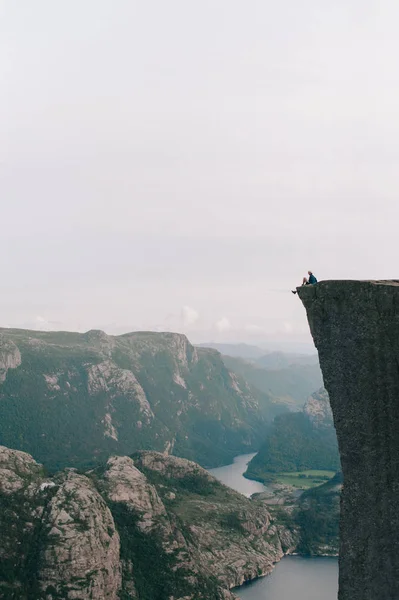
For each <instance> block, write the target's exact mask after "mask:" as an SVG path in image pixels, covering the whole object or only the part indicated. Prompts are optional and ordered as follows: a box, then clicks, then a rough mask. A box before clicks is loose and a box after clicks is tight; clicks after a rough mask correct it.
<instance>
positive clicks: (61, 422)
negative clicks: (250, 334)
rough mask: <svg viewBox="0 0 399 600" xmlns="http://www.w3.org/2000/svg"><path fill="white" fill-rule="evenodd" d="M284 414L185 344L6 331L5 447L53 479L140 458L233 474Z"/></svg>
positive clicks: (167, 339)
mask: <svg viewBox="0 0 399 600" xmlns="http://www.w3.org/2000/svg"><path fill="white" fill-rule="evenodd" d="M275 410H278V408H276V404H275V403H274V402H272V400H271V399H270V398H269V397H268V396H267V394H262V393H261V392H258V391H257V390H255V389H253V388H251V386H249V385H248V384H247V382H246V381H245V380H244V379H243V378H242V377H239V376H237V375H235V374H234V373H232V372H231V371H229V370H228V369H227V368H226V367H225V365H224V364H223V361H222V359H221V356H220V354H218V353H217V352H216V351H214V350H207V349H203V348H199V349H196V348H194V347H193V346H192V345H191V344H190V342H189V341H188V339H187V338H186V337H185V336H184V335H179V334H174V333H149V332H137V333H131V334H126V335H122V336H108V335H106V334H105V333H104V332H101V331H89V332H88V333H85V334H79V333H68V332H39V331H25V330H11V329H0V443H1V444H3V445H5V446H8V447H12V448H16V449H18V450H22V451H24V452H29V453H30V454H32V455H33V456H34V458H35V459H36V460H38V461H40V462H41V463H43V464H45V466H46V467H48V468H50V469H52V470H58V469H61V468H64V467H66V466H68V467H79V468H87V467H90V466H94V465H96V464H99V463H100V462H103V461H105V460H107V458H108V457H109V456H110V455H111V454H121V455H123V454H131V453H132V452H135V451H136V450H141V449H152V450H157V451H160V452H166V453H173V454H177V455H179V456H183V457H185V458H188V459H191V460H195V461H197V462H200V463H202V464H203V465H206V466H218V465H220V464H226V463H229V462H230V461H231V460H232V459H233V457H234V456H235V455H237V454H240V453H245V452H250V451H251V450H252V449H256V448H257V447H259V444H260V443H261V438H262V431H263V428H264V426H265V422H266V420H267V419H268V418H272V417H273V416H274V414H275V412H274V411H275Z"/></svg>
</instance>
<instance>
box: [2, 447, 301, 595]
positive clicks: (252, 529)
mask: <svg viewBox="0 0 399 600" xmlns="http://www.w3.org/2000/svg"><path fill="white" fill-rule="evenodd" d="M0 538H1V547H0V597H2V598H15V599H18V600H29V599H31V598H35V599H37V600H52V599H53V600H54V599H55V598H65V599H71V600H73V599H75V600H97V599H100V598H109V599H110V600H117V599H118V598H123V599H125V600H127V599H128V598H131V599H134V598H137V599H140V600H173V599H174V600H229V599H233V598H234V597H235V596H234V595H233V594H232V593H231V592H230V591H229V589H230V588H232V587H234V586H236V585H238V584H241V583H243V582H244V581H246V580H249V579H253V578H255V577H257V576H259V575H263V574H266V573H269V572H270V571H271V570H272V569H273V566H274V564H275V563H276V562H277V561H278V560H280V558H281V557H282V556H283V552H284V551H286V550H289V549H292V547H293V545H294V543H295V540H294V538H293V536H292V535H291V534H290V531H289V530H288V529H286V528H284V527H283V526H281V525H277V524H276V523H274V522H273V519H272V518H271V516H270V513H269V511H268V509H267V507H266V506H264V505H263V504H262V503H261V502H256V501H252V500H250V499H248V498H246V497H244V496H242V495H241V494H238V493H237V492H235V491H233V490H231V489H230V488H227V487H225V486H224V485H222V484H221V483H220V482H218V481H217V480H216V479H215V478H214V477H212V476H211V475H210V474H209V473H208V472H207V471H205V470H204V469H202V468H201V467H200V466H199V465H197V464H195V463H193V462H191V461H188V460H185V459H181V458H176V457H172V456H166V455H164V454H161V453H158V452H140V453H137V454H136V455H134V456H133V457H127V456H114V457H111V458H110V459H109V460H108V461H107V463H106V464H105V465H104V466H102V467H99V468H97V469H95V470H92V471H89V472H86V473H78V472H77V471H76V470H75V469H66V470H64V471H61V472H59V473H57V474H55V475H53V476H52V477H48V476H47V475H46V473H45V471H44V470H43V468H42V467H41V465H39V464H38V463H36V462H35V461H34V460H33V459H32V457H31V456H29V455H28V454H25V453H23V452H18V451H15V450H9V449H8V448H5V447H3V446H0Z"/></svg>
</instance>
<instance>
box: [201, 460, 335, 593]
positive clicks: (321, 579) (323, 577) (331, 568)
mask: <svg viewBox="0 0 399 600" xmlns="http://www.w3.org/2000/svg"><path fill="white" fill-rule="evenodd" d="M253 456H254V455H253V454H242V455H241V456H236V458H235V459H234V463H233V464H232V465H227V466H226V467H218V468H217V469H210V471H209V472H210V473H212V475H213V476H214V477H216V478H217V479H219V481H221V482H222V483H224V484H225V485H228V486H230V487H231V488H233V489H234V490H236V491H237V492H240V493H241V494H244V496H251V494H254V493H255V492H263V491H265V490H266V488H265V486H264V485H263V484H262V483H258V482H257V481H250V480H249V479H245V477H243V473H244V471H245V470H246V468H247V464H248V462H249V461H250V460H251V458H252V457H253ZM234 592H235V594H236V595H237V596H238V597H239V598H242V599H243V600H337V595H338V559H336V558H304V557H301V556H287V557H285V558H283V560H282V561H281V562H280V563H279V564H278V565H277V566H276V568H275V569H274V571H273V573H272V574H271V575H269V576H268V577H263V578H262V579H257V580H256V581H253V582H252V583H249V584H247V585H244V586H242V587H241V588H237V589H236V590H234Z"/></svg>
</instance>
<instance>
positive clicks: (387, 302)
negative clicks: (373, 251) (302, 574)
mask: <svg viewBox="0 0 399 600" xmlns="http://www.w3.org/2000/svg"><path fill="white" fill-rule="evenodd" d="M298 293H299V296H300V298H301V300H302V302H303V304H304V306H305V308H306V311H307V315H308V320H309V324H310V329H311V332H312V335H313V339H314V341H315V344H316V347H317V349H318V352H319V358H320V365H321V369H322V372H323V377H324V383H325V387H326V389H327V390H328V393H329V396H330V401H331V407H332V411H333V415H334V422H335V427H336V430H337V436H338V444H339V450H340V455H341V463H342V470H343V475H344V487H343V493H342V499H341V524H340V575H339V598H340V600H375V599H376V598H378V599H379V600H395V599H397V598H399V535H398V534H399V510H398V497H399V281H326V282H321V283H319V284H317V285H316V286H304V287H301V288H298Z"/></svg>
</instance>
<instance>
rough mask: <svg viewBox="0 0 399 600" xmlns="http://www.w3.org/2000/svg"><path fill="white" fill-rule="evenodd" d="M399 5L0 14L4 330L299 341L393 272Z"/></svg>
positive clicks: (321, 3) (235, 1)
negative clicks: (319, 295) (333, 295)
mask: <svg viewBox="0 0 399 600" xmlns="http://www.w3.org/2000/svg"><path fill="white" fill-rule="evenodd" d="M398 22H399V3H398V2H397V0H334V2H331V1H330V0H301V2H298V0H280V1H279V2H276V1H275V0H246V1H245V2H244V0H200V1H199V0H168V1H165V0H145V1H144V0H34V1H32V0H18V1H15V0H0V55H1V57H2V58H1V61H0V86H1V89H0V183H1V189H0V194H1V196H0V202H1V222H0V226H1V229H0V231H1V235H0V268H1V275H2V277H1V292H0V314H1V322H0V325H2V326H20V327H25V326H29V327H37V328H57V329H58V328H63V329H78V330H87V329H90V328H102V329H105V330H106V331H108V332H110V333H113V332H115V333H118V332H123V331H126V330H129V329H137V328H139V329H142V328H144V329H172V330H178V331H184V332H186V333H187V334H188V335H189V336H190V338H191V339H193V340H195V341H205V340H211V339H214V340H222V339H223V340H243V341H255V342H256V341H258V342H260V341H262V340H266V341H267V340H270V341H272V340H274V341H276V340H281V341H284V340H285V341H292V342H294V341H297V342H299V341H304V342H307V341H309V334H308V326H307V323H306V318H305V314H304V310H303V308H302V306H301V304H300V301H299V300H298V298H297V297H295V296H293V295H292V294H291V293H290V291H289V290H290V289H291V288H292V287H293V286H294V285H295V284H298V283H299V282H300V281H301V280H302V277H303V275H305V274H306V272H307V270H308V269H313V271H314V273H315V274H316V276H317V277H318V278H319V279H330V278H399V262H398V258H399V257H398V252H397V247H398V217H399V201H398V197H399V168H398V165H399V108H398V107H399V69H398V65H397V60H398V55H399V38H398Z"/></svg>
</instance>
